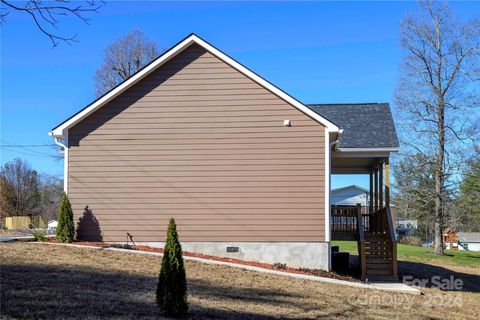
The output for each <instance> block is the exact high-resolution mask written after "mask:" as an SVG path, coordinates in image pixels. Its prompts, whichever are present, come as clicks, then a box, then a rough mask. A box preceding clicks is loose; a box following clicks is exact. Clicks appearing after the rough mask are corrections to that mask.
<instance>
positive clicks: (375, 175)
mask: <svg viewBox="0 0 480 320" xmlns="http://www.w3.org/2000/svg"><path fill="white" fill-rule="evenodd" d="M373 175H374V178H375V179H374V180H375V183H374V184H375V212H377V211H378V163H376V164H375V168H374V173H373Z"/></svg>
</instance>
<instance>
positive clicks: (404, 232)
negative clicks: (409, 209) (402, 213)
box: [396, 218, 418, 237]
mask: <svg viewBox="0 0 480 320" xmlns="http://www.w3.org/2000/svg"><path fill="white" fill-rule="evenodd" d="M396 230H397V235H398V237H407V236H411V235H413V233H414V232H415V231H417V230H418V221H417V219H403V218H399V219H397V221H396Z"/></svg>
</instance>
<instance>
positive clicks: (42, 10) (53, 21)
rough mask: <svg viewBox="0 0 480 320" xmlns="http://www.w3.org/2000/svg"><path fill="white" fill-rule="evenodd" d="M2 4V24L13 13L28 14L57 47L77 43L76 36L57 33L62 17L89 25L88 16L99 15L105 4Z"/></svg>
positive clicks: (32, 0) (91, 0)
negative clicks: (61, 43)
mask: <svg viewBox="0 0 480 320" xmlns="http://www.w3.org/2000/svg"><path fill="white" fill-rule="evenodd" d="M0 3H1V6H0V23H4V22H5V21H6V20H7V16H8V15H9V14H10V12H12V11H15V12H20V13H24V14H27V15H29V16H30V17H31V18H32V20H33V22H34V23H35V26H36V27H37V28H38V29H39V30H40V32H42V33H43V34H45V35H46V36H47V37H48V38H49V39H50V41H51V42H52V45H53V46H54V47H56V46H57V45H58V44H59V43H60V42H65V43H67V44H71V43H72V42H77V40H76V37H77V35H76V34H74V35H70V36H63V35H60V34H58V33H57V28H58V24H59V22H60V21H59V18H60V17H68V16H73V17H75V18H77V19H79V20H80V21H83V22H85V23H88V21H89V19H88V18H87V17H86V15H87V14H89V13H97V12H98V9H99V8H100V7H101V6H102V5H103V3H104V2H103V1H95V0H85V1H81V2H76V3H74V2H71V1H68V0H53V1H47V2H44V1H42V0H27V1H16V0H12V1H6V0H0Z"/></svg>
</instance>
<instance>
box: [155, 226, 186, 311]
mask: <svg viewBox="0 0 480 320" xmlns="http://www.w3.org/2000/svg"><path fill="white" fill-rule="evenodd" d="M157 306H158V307H159V308H160V310H161V311H163V312H165V314H166V315H167V316H171V317H178V316H181V315H183V314H185V313H186V312H187V310H188V303H187V278H186V275H185V268H184V265H183V257H182V247H181V245H180V242H179V241H178V233H177V226H176V224H175V220H174V219H173V218H172V219H170V222H169V224H168V230H167V241H166V243H165V251H164V253H163V260H162V267H161V269H160V275H159V277H158V287H157Z"/></svg>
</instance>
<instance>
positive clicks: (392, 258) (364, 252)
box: [332, 206, 398, 281]
mask: <svg viewBox="0 0 480 320" xmlns="http://www.w3.org/2000/svg"><path fill="white" fill-rule="evenodd" d="M332 216H333V222H334V224H333V225H332V226H333V228H332V229H333V238H334V239H335V240H347V239H349V238H354V239H356V240H357V243H358V257H359V260H360V269H361V277H362V280H364V281H397V280H398V274H397V241H396V238H395V232H394V228H393V222H392V217H391V214H390V208H388V207H386V208H383V209H381V210H378V211H376V212H374V213H372V214H362V210H361V207H360V206H357V207H349V208H348V209H345V208H342V209H341V210H340V209H339V208H335V210H334V211H333V215H332ZM349 234H350V236H348V235H349ZM340 238H341V239H340Z"/></svg>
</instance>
